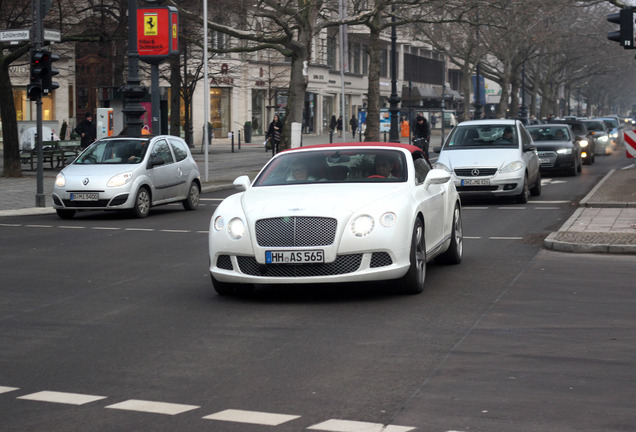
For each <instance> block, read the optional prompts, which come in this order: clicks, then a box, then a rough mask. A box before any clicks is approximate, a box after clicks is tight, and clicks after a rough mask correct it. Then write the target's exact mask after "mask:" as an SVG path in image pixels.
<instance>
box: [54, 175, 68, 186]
mask: <svg viewBox="0 0 636 432" xmlns="http://www.w3.org/2000/svg"><path fill="white" fill-rule="evenodd" d="M55 186H57V187H64V186H66V177H64V174H62V173H59V174H58V175H57V176H56V177H55Z"/></svg>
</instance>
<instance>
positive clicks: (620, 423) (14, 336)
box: [0, 156, 636, 432]
mask: <svg viewBox="0 0 636 432" xmlns="http://www.w3.org/2000/svg"><path fill="white" fill-rule="evenodd" d="M599 159H600V160H599ZM599 159H597V161H598V162H597V164H595V165H593V166H591V167H587V166H586V167H584V168H583V174H582V175H581V176H578V177H550V178H545V179H544V187H543V193H542V196H541V197H533V198H532V199H531V200H530V202H529V203H528V204H526V205H518V204H514V203H512V202H506V201H473V202H468V201H467V202H465V206H464V234H465V236H466V238H465V250H464V254H465V255H464V261H463V262H462V264H460V265H459V266H443V265H436V264H429V268H428V272H427V288H426V290H425V292H424V293H422V294H420V295H416V296H402V295H395V294H394V293H393V292H392V286H391V284H371V285H353V286H311V287H289V286H285V287H259V288H258V289H257V290H256V291H255V293H254V295H253V296H251V297H247V298H234V297H221V296H217V295H216V294H215V293H214V291H213V289H212V286H211V283H210V279H209V275H208V273H207V265H208V257H207V235H206V233H207V229H208V224H209V219H210V216H211V214H212V212H213V210H214V207H215V205H216V204H217V203H218V200H219V199H221V198H223V197H224V196H226V195H227V194H228V193H232V191H217V192H210V193H207V194H204V196H203V201H202V205H201V207H200V208H199V209H198V210H197V211H195V212H185V211H184V210H182V209H181V207H180V206H178V205H174V206H166V207H159V208H156V209H153V210H152V211H151V215H150V217H148V218H146V219H142V220H137V219H129V218H128V217H126V216H125V215H120V214H116V213H86V214H81V215H79V216H78V217H76V218H75V219H73V220H71V221H62V220H60V219H58V218H57V216H55V215H40V216H28V217H15V218H14V217H5V218H3V219H2V221H0V252H1V254H2V257H3V259H2V261H1V262H0V271H1V274H2V279H1V280H2V285H1V288H0V292H1V293H2V296H0V430H2V431H47V432H52V431H70V430H72V431H201V430H210V431H216V432H234V431H241V432H261V431H274V432H278V431H282V432H298V431H302V430H318V431H340V432H349V431H356V432H360V431H364V432H376V431H378V432H379V431H386V432H402V431H409V430H416V431H427V432H437V431H439V432H446V431H466V432H468V431H488V432H499V431H500V432H504V431H506V432H507V431H512V430H514V431H532V432H533V431H537V432H538V431H541V432H545V431H547V430H555V431H599V432H600V431H603V432H607V431H627V430H633V429H634V425H636V397H634V396H636V390H634V389H636V378H634V374H633V371H634V368H635V367H636V357H635V356H634V352H633V351H634V349H633V347H634V346H635V343H636V340H635V339H636V316H635V315H634V313H633V311H634V306H635V303H636V301H635V299H634V294H633V274H634V271H633V269H634V267H635V265H636V257H634V256H613V255H607V254H604V255H594V254H585V255H576V254H564V253H559V252H551V251H547V250H544V249H542V240H543V238H544V237H545V236H546V235H547V234H548V233H549V232H551V231H553V230H554V229H555V228H556V227H558V226H560V225H561V224H562V223H563V222H564V221H565V220H567V218H568V217H569V216H570V215H571V214H572V212H573V210H574V207H575V206H574V205H573V203H574V202H576V201H578V199H580V198H582V197H583V196H584V195H585V194H586V193H587V192H589V190H590V189H591V188H592V187H593V185H594V184H595V183H596V182H597V181H598V180H599V179H600V178H602V176H603V175H604V174H605V173H606V172H607V171H609V169H610V168H612V167H614V166H616V165H617V164H620V163H622V162H624V160H622V159H620V157H619V156H610V157H605V158H599ZM382 425H388V426H387V427H385V428H383V427H382Z"/></svg>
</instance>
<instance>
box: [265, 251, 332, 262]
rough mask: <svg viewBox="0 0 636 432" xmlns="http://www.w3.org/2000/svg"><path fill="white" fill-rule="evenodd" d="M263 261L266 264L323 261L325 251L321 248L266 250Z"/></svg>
mask: <svg viewBox="0 0 636 432" xmlns="http://www.w3.org/2000/svg"><path fill="white" fill-rule="evenodd" d="M265 262H266V263H267V264H307V263H324V262H325V252H324V251H323V250H310V251H266V252H265Z"/></svg>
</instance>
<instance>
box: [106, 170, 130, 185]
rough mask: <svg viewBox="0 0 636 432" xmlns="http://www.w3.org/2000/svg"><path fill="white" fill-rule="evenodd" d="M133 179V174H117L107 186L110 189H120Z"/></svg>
mask: <svg viewBox="0 0 636 432" xmlns="http://www.w3.org/2000/svg"><path fill="white" fill-rule="evenodd" d="M132 177H133V173H132V172H130V171H129V172H125V173H121V174H117V175H116V176H114V177H111V178H110V180H108V183H106V186H108V187H119V186H123V185H125V184H126V183H128V182H129V181H130V179H132Z"/></svg>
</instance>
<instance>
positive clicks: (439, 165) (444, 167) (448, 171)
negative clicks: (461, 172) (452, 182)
mask: <svg viewBox="0 0 636 432" xmlns="http://www.w3.org/2000/svg"><path fill="white" fill-rule="evenodd" d="M433 168H435V169H441V170H444V171H446V172H447V173H451V174H452V172H451V170H450V168H448V167H447V166H446V165H444V164H443V163H439V162H437V163H436V164H435V165H433Z"/></svg>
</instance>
